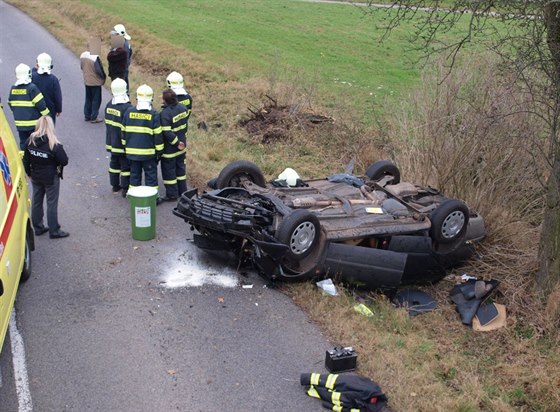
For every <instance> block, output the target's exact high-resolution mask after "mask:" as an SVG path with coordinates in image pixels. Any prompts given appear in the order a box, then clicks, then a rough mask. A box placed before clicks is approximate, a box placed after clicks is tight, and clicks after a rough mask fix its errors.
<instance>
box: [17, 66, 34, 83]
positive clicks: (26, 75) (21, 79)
mask: <svg viewBox="0 0 560 412" xmlns="http://www.w3.org/2000/svg"><path fill="white" fill-rule="evenodd" d="M28 83H31V68H30V67H29V66H28V65H27V64H23V63H20V64H18V65H17V66H16V86H17V85H20V84H28Z"/></svg>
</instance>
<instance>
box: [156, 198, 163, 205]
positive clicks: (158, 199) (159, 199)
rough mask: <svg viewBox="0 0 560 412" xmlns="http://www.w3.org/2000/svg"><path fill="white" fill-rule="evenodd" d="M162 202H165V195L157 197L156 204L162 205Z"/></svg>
mask: <svg viewBox="0 0 560 412" xmlns="http://www.w3.org/2000/svg"><path fill="white" fill-rule="evenodd" d="M162 203H163V197H158V198H157V199H156V206H159V205H161V204H162Z"/></svg>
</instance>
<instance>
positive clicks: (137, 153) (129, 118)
mask: <svg viewBox="0 0 560 412" xmlns="http://www.w3.org/2000/svg"><path fill="white" fill-rule="evenodd" d="M123 126H124V147H125V153H126V157H127V158H128V159H130V160H138V161H143V160H148V159H151V158H156V157H158V156H160V155H161V153H162V152H163V137H162V135H161V124H160V118H159V114H158V112H156V111H155V110H138V109H136V108H135V107H131V108H130V109H128V110H127V111H126V113H125V115H124V117H123Z"/></svg>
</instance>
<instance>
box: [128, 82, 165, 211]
mask: <svg viewBox="0 0 560 412" xmlns="http://www.w3.org/2000/svg"><path fill="white" fill-rule="evenodd" d="M153 97H154V91H153V90H152V88H151V87H150V86H148V85H147V84H143V85H142V86H140V87H138V89H137V90H136V100H137V104H136V107H131V108H130V109H128V110H127V111H126V113H125V114H124V118H123V126H124V139H123V143H124V148H125V153H126V157H127V159H128V161H129V162H130V185H129V187H135V186H140V185H141V184H142V171H143V172H144V177H145V185H146V186H150V187H154V188H156V189H157V187H158V179H157V161H158V159H159V158H160V156H161V153H162V152H163V140H162V136H161V123H160V118H159V113H158V112H156V111H155V110H153V109H152V100H153ZM159 203H161V201H160V200H159V199H158V204H159Z"/></svg>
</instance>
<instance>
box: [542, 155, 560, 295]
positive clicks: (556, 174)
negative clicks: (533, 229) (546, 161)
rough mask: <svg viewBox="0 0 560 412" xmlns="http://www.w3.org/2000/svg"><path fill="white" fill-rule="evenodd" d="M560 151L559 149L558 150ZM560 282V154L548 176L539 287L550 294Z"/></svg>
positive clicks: (544, 292) (546, 293) (544, 293)
mask: <svg viewBox="0 0 560 412" xmlns="http://www.w3.org/2000/svg"><path fill="white" fill-rule="evenodd" d="M557 152H558V150H557ZM559 283H560V155H558V153H557V154H556V159H555V161H554V165H553V168H552V173H551V174H550V177H549V178H548V184H547V197H546V206H545V211H544V219H543V224H542V231H541V239H540V245H539V271H538V272H537V287H538V288H539V291H540V292H541V293H543V295H545V296H546V295H548V294H549V293H550V292H551V291H552V290H553V289H554V286H555V285H558V284H559Z"/></svg>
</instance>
